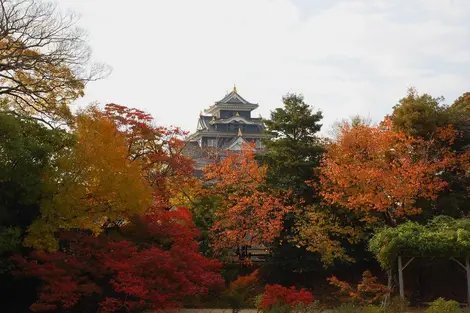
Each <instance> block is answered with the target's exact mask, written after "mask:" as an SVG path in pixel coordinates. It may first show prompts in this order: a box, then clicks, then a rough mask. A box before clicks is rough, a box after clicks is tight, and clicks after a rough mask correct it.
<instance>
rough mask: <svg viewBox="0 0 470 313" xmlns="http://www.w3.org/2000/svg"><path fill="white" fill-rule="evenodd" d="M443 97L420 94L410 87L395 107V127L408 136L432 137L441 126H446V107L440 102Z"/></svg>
mask: <svg viewBox="0 0 470 313" xmlns="http://www.w3.org/2000/svg"><path fill="white" fill-rule="evenodd" d="M442 101H444V98H443V97H439V98H433V97H431V96H430V95H428V94H422V95H419V94H418V92H417V91H416V89H414V88H410V89H409V90H408V95H407V96H406V97H404V98H402V99H400V101H399V102H398V104H397V105H396V106H395V107H394V108H393V114H392V116H391V120H392V122H393V127H394V129H395V130H397V131H399V132H403V133H405V134H406V135H408V136H413V137H422V138H431V137H432V136H433V135H434V133H435V132H436V131H437V129H438V128H439V127H443V126H446V125H447V124H448V119H447V116H446V114H445V113H446V107H445V106H441V105H440V103H441V102H442Z"/></svg>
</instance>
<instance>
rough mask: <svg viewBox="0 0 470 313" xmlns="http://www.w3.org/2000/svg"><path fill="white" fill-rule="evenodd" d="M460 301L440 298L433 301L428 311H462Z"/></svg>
mask: <svg viewBox="0 0 470 313" xmlns="http://www.w3.org/2000/svg"><path fill="white" fill-rule="evenodd" d="M460 312H462V310H461V309H460V306H459V303H458V302H457V301H455V300H445V299H444V298H438V299H436V300H434V301H433V302H431V304H430V306H429V308H428V309H427V310H426V313H460Z"/></svg>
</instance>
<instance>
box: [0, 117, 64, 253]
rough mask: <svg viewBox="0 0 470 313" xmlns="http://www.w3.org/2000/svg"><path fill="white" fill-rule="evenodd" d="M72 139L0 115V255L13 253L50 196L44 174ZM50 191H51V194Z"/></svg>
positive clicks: (56, 132)
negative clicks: (42, 200) (41, 205)
mask: <svg viewBox="0 0 470 313" xmlns="http://www.w3.org/2000/svg"><path fill="white" fill-rule="evenodd" d="M72 144H73V137H72V136H71V135H69V134H67V133H66V132H65V131H61V130H51V129H49V128H46V127H44V126H43V125H42V124H40V123H39V122H37V121H36V120H33V119H28V118H21V117H18V116H16V115H13V114H5V113H1V114H0V233H1V234H2V236H1V237H2V240H0V254H2V253H6V252H8V251H14V250H16V249H17V248H18V247H15V246H19V245H20V243H21V238H22V232H23V231H25V229H26V228H27V227H28V226H29V225H30V224H31V223H32V221H33V220H34V219H35V218H36V217H37V216H38V214H39V202H40V200H41V199H44V198H46V197H48V196H49V195H50V192H49V191H48V190H47V189H46V188H45V184H44V175H45V173H46V172H47V171H48V170H49V169H50V168H53V167H54V166H55V165H56V163H55V160H56V157H57V156H58V154H59V153H60V151H61V150H63V149H64V148H66V147H69V146H71V145H72ZM52 192H53V191H52Z"/></svg>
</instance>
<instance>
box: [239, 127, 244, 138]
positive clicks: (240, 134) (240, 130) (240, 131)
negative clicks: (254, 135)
mask: <svg viewBox="0 0 470 313" xmlns="http://www.w3.org/2000/svg"><path fill="white" fill-rule="evenodd" d="M241 136H243V134H242V129H241V128H238V137H241Z"/></svg>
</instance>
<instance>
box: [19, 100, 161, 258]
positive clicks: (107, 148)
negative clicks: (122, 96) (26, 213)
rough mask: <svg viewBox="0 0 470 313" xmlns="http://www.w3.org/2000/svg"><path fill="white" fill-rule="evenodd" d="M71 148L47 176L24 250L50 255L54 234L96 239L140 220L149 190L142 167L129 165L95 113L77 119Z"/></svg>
mask: <svg viewBox="0 0 470 313" xmlns="http://www.w3.org/2000/svg"><path fill="white" fill-rule="evenodd" d="M75 134H76V140H77V142H76V145H75V146H74V148H73V149H71V151H68V152H67V153H65V154H63V155H61V156H60V157H59V158H58V161H57V163H58V167H57V169H56V171H55V172H53V173H50V177H49V178H48V182H49V185H50V188H51V190H57V192H56V193H55V195H54V196H53V197H52V198H51V199H45V200H44V201H43V202H42V205H41V217H40V218H39V219H38V220H36V221H35V222H34V223H33V225H32V226H31V227H30V229H29V235H28V237H27V238H26V240H25V244H26V245H27V246H32V247H34V248H37V249H45V250H54V249H55V248H56V246H57V244H56V242H54V236H53V235H52V234H53V233H55V232H57V231H58V230H60V229H71V228H80V229H87V230H91V231H93V232H94V233H95V234H99V233H100V232H101V231H102V230H103V229H104V228H105V227H106V226H107V225H113V223H115V222H119V223H123V222H125V221H126V220H127V219H128V218H129V217H131V216H133V215H135V214H142V213H143V212H144V211H145V210H146V209H147V208H148V207H149V206H150V204H151V201H152V190H151V187H150V186H149V184H148V183H147V181H146V180H145V179H144V178H143V177H142V172H141V170H140V169H141V164H139V162H138V161H134V162H131V161H130V160H129V159H128V151H127V145H126V139H125V137H124V136H123V135H122V134H121V133H119V132H118V131H117V129H116V126H115V124H114V123H113V122H112V121H111V120H109V119H107V118H105V117H103V116H102V114H101V113H99V112H98V111H97V110H96V109H93V108H91V109H89V110H88V111H87V112H85V113H83V114H80V115H79V116H78V118H77V124H76V131H75Z"/></svg>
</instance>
